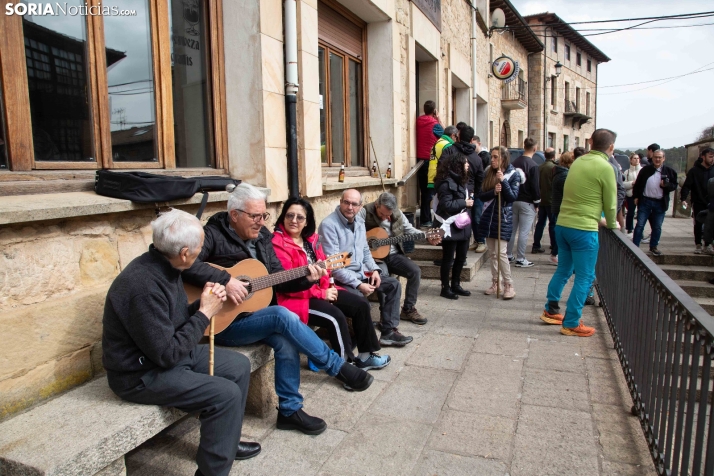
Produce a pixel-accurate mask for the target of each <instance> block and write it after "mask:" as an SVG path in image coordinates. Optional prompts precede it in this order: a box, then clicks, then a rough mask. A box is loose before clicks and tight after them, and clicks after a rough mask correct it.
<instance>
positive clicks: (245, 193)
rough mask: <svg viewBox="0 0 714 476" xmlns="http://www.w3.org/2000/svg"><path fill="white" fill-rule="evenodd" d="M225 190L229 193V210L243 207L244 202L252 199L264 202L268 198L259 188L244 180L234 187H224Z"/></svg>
mask: <svg viewBox="0 0 714 476" xmlns="http://www.w3.org/2000/svg"><path fill="white" fill-rule="evenodd" d="M226 190H227V191H228V192H230V195H229V196H228V211H229V212H230V211H231V210H238V209H240V210H243V209H245V204H246V202H250V201H253V200H262V201H263V202H265V201H266V200H267V198H268V196H267V195H265V194H264V193H263V192H261V191H260V190H259V189H257V188H256V187H254V186H252V185H250V184H247V183H245V182H244V183H241V184H240V185H237V186H235V187H234V186H233V185H229V186H228V187H226Z"/></svg>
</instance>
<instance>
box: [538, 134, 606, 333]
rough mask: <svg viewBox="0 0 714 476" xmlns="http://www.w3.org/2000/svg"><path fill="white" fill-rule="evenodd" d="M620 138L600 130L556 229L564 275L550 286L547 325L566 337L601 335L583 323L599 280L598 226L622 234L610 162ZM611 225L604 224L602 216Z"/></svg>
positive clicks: (577, 166) (574, 173) (568, 185)
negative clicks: (564, 301)
mask: <svg viewBox="0 0 714 476" xmlns="http://www.w3.org/2000/svg"><path fill="white" fill-rule="evenodd" d="M616 138H617V134H615V133H614V132H612V131H610V130H608V129H598V130H596V131H595V132H593V135H592V137H591V139H590V142H591V148H592V150H591V151H590V153H588V154H586V155H584V156H582V157H580V158H579V159H578V160H576V161H575V162H573V165H572V166H571V167H570V172H569V173H568V178H567V179H566V181H565V187H564V189H563V202H562V204H561V206H560V213H559V214H558V222H557V223H556V226H555V237H556V240H557V242H558V269H557V270H556V271H555V274H553V277H552V278H551V280H550V284H549V285H548V297H547V302H546V304H545V309H544V310H543V314H542V315H541V319H542V320H543V321H544V322H546V323H548V324H557V325H560V326H561V328H560V333H561V334H564V335H566V336H580V337H590V336H591V335H593V334H595V329H594V328H592V327H587V326H584V325H583V324H582V323H581V322H580V318H581V317H582V311H583V306H584V305H585V299H586V298H587V295H588V289H589V288H590V285H591V284H592V283H593V280H594V279H595V263H596V262H597V253H598V249H599V243H598V226H607V227H608V228H618V224H617V219H616V218H617V184H616V182H615V176H614V174H613V173H612V166H611V165H610V163H609V162H608V158H609V157H610V155H612V153H613V151H614V150H615V139H616ZM603 213H604V214H605V219H604V220H602V218H601V217H602V214H603ZM573 271H574V272H575V282H574V283H573V289H572V290H571V291H570V297H569V298H568V304H567V307H566V310H565V316H563V315H562V314H560V306H559V301H560V296H561V294H562V292H563V288H564V287H565V284H566V283H567V282H568V279H569V278H570V276H572V275H573Z"/></svg>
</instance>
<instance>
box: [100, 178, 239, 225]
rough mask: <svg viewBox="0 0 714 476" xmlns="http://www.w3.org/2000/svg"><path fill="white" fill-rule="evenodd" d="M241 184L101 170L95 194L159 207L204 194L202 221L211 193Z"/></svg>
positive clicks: (228, 180)
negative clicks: (162, 204) (166, 203)
mask: <svg viewBox="0 0 714 476" xmlns="http://www.w3.org/2000/svg"><path fill="white" fill-rule="evenodd" d="M240 182H241V181H240V180H235V179H232V178H228V177H217V176H202V177H180V176H176V175H156V174H150V173H147V172H113V171H111V170H97V173H96V176H95V178H94V191H95V192H96V193H97V194H98V195H104V196H106V197H112V198H121V199H124V200H131V201H132V202H137V203H155V204H157V206H158V204H159V203H162V202H170V201H172V200H180V199H182V198H190V197H193V196H194V195H195V194H196V193H198V192H202V193H203V199H202V200H201V207H200V208H199V211H198V214H197V216H198V217H199V218H200V216H201V214H202V213H203V209H204V208H205V207H206V204H207V203H208V192H209V191H219V190H225V189H226V186H227V185H238V184H239V183H240Z"/></svg>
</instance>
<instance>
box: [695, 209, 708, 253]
mask: <svg viewBox="0 0 714 476" xmlns="http://www.w3.org/2000/svg"><path fill="white" fill-rule="evenodd" d="M706 209H707V206H706V205H702V204H700V203H692V217H694V220H693V221H694V244H696V245H701V244H702V237H703V235H704V223H699V222H698V221H697V220H696V218H697V214H698V213H699V212H701V211H702V210H706ZM708 244H709V243H706V242H705V243H704V245H705V246H706V245H708Z"/></svg>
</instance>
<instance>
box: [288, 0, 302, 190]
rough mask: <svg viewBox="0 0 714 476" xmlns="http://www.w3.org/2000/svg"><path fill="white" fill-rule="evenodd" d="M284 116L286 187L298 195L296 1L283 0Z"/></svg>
mask: <svg viewBox="0 0 714 476" xmlns="http://www.w3.org/2000/svg"><path fill="white" fill-rule="evenodd" d="M284 9H285V13H284V19H285V116H286V119H287V140H288V187H289V193H290V197H291V198H294V197H298V196H300V185H299V183H298V143H297V93H298V86H299V85H298V65H297V56H298V55H297V1H296V0H285V3H284Z"/></svg>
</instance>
